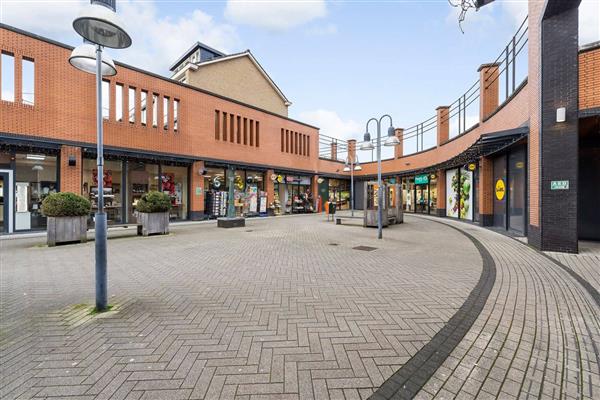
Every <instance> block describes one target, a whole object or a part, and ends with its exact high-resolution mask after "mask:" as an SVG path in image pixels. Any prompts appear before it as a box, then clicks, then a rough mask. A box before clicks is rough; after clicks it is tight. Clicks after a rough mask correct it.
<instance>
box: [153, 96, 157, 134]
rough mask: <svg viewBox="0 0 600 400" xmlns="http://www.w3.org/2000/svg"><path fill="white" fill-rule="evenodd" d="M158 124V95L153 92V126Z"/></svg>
mask: <svg viewBox="0 0 600 400" xmlns="http://www.w3.org/2000/svg"><path fill="white" fill-rule="evenodd" d="M157 126H158V95H157V94H156V93H152V127H153V128H156V127H157Z"/></svg>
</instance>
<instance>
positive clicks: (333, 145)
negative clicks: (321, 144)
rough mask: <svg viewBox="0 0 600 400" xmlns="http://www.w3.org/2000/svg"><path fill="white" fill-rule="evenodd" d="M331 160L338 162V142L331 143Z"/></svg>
mask: <svg viewBox="0 0 600 400" xmlns="http://www.w3.org/2000/svg"><path fill="white" fill-rule="evenodd" d="M331 159H332V160H337V142H331Z"/></svg>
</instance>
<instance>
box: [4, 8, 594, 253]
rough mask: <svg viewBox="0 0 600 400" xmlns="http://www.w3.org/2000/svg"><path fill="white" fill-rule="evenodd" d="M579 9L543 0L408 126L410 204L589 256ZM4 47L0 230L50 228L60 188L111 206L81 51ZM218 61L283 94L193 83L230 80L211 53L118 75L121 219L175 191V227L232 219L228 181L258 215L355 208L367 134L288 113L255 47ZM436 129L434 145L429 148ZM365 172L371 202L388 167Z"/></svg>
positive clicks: (109, 119) (587, 51)
mask: <svg viewBox="0 0 600 400" xmlns="http://www.w3.org/2000/svg"><path fill="white" fill-rule="evenodd" d="M565 3H569V4H565ZM576 3H578V2H560V1H551V0H548V1H547V2H545V3H544V2H530V5H529V17H528V19H527V20H526V21H525V22H524V23H523V25H522V26H521V27H520V28H519V30H518V31H517V32H516V34H515V36H514V38H512V39H511V40H510V42H509V43H508V45H507V47H506V48H505V49H504V50H503V51H501V52H500V55H499V56H498V58H497V59H496V60H482V62H484V64H482V65H481V66H480V67H479V68H478V73H479V79H478V80H477V81H476V82H475V83H474V84H473V85H472V86H471V87H470V88H469V89H468V90H467V91H466V92H465V93H463V94H461V95H460V97H458V99H457V100H456V101H455V102H453V103H451V104H450V105H449V106H441V107H438V108H437V109H436V111H435V115H433V116H432V117H431V118H429V119H427V120H424V121H423V122H421V123H418V124H415V125H414V126H412V127H411V128H406V129H396V135H397V136H398V137H399V139H400V141H401V146H398V147H397V148H396V149H395V150H394V151H395V153H394V155H393V157H389V158H388V159H386V160H384V161H383V163H382V165H383V174H384V177H385V179H386V180H387V181H388V182H393V183H398V184H401V185H402V189H403V196H402V197H403V200H404V202H403V203H404V204H403V206H404V208H405V211H411V212H422V213H429V214H433V215H439V216H445V217H451V218H460V219H464V220H466V221H473V222H475V223H478V224H481V225H484V226H490V227H495V228H497V229H500V230H504V231H506V232H508V233H511V234H516V235H520V236H526V237H527V238H528V240H529V243H530V244H532V245H533V246H535V247H538V248H542V249H551V250H558V251H568V252H576V251H577V242H578V240H579V239H593V240H600V211H598V209H597V205H596V204H594V199H598V198H599V193H598V190H599V189H598V188H599V187H600V182H599V181H598V180H599V179H600V161H599V160H600V43H592V44H590V45H587V46H584V47H581V48H580V47H579V44H578V40H577V36H578V35H577V33H578V20H577V4H576ZM201 49H202V47H200V50H199V51H202V50H201ZM208 49H210V48H208ZM0 50H1V51H2V60H1V61H0V62H1V67H2V68H1V71H2V76H1V77H0V78H1V80H0V81H1V82H2V85H3V87H2V101H0V115H1V117H0V183H1V184H2V195H1V196H2V197H1V198H2V200H3V204H1V205H0V209H1V210H0V212H1V213H2V214H1V216H2V225H1V226H0V231H2V232H5V233H6V232H19V231H27V230H32V229H43V228H44V226H45V218H44V216H43V215H42V214H41V211H40V203H41V200H42V199H43V197H44V196H45V195H46V194H48V193H50V192H53V191H69V192H74V193H78V194H81V195H83V196H85V197H88V198H90V199H91V200H92V202H93V203H94V199H95V198H97V194H98V193H97V190H96V191H95V189H96V185H97V181H98V176H97V174H96V172H95V157H96V148H95V95H94V93H95V90H94V80H93V77H91V76H90V75H86V74H84V73H82V72H79V71H76V70H75V69H74V68H72V67H71V66H70V65H69V63H68V57H69V55H70V53H71V50H72V48H71V47H69V46H66V45H63V44H61V43H57V42H54V41H52V40H49V39H46V38H42V37H39V36H37V35H35V34H32V33H28V32H24V31H21V30H19V29H16V28H13V27H10V26H6V25H2V26H0ZM190 54H191V53H190ZM199 54H200V53H199ZM213 56H214V57H216V59H217V60H218V59H219V57H224V58H223V60H226V58H227V57H228V58H227V60H229V59H231V60H232V61H231V62H232V63H231V64H228V67H227V68H256V70H258V71H259V72H260V73H261V74H262V75H263V76H264V78H265V82H267V83H268V84H270V85H271V87H272V89H273V92H274V93H275V94H272V93H271V94H269V93H270V92H269V91H270V89H269V85H268V84H264V85H263V86H264V87H263V86H261V88H262V89H261V90H263V91H264V93H263V94H264V96H262V97H261V102H260V104H258V105H257V104H249V103H252V102H251V101H248V100H245V99H246V98H247V93H244V90H241V89H240V86H239V85H240V84H241V83H236V82H233V84H230V85H229V87H228V88H227V90H229V92H227V93H226V94H227V95H224V94H223V93H215V89H213V88H211V90H213V91H209V90H207V89H206V88H202V87H198V85H193V84H191V83H192V82H191V79H190V78H191V77H193V73H194V74H201V73H202V71H203V70H202V68H206V70H208V67H207V66H204V65H205V64H203V63H206V64H208V63H210V68H212V69H213V70H212V72H211V73H212V74H217V73H219V70H218V68H219V66H218V65H217V64H219V62H220V61H215V60H202V61H201V60H200V58H199V59H198V61H199V62H198V63H197V65H195V64H193V62H192V63H191V64H192V65H188V64H190V63H189V62H188V63H186V65H185V67H186V68H181V66H175V67H174V70H175V73H176V74H177V76H176V78H177V79H171V78H166V77H163V76H159V75H156V74H152V73H149V72H146V71H142V70H140V69H138V68H135V67H132V66H128V65H124V64H117V70H118V73H117V75H116V76H114V77H111V78H110V79H106V80H105V82H104V84H103V85H104V87H103V91H104V93H105V96H104V97H105V99H107V101H106V103H105V104H104V107H103V112H104V117H105V119H104V128H105V146H106V149H105V159H106V162H105V173H104V177H103V179H104V183H105V187H106V188H107V189H108V192H107V193H106V197H107V213H108V218H109V221H110V222H111V223H115V224H123V223H131V222H134V220H135V215H134V211H135V203H136V201H137V199H138V198H139V197H140V195H141V194H142V193H144V192H146V191H148V190H162V191H165V192H167V193H169V195H170V196H171V198H172V203H173V206H174V207H173V210H172V215H171V217H172V218H173V219H174V220H186V219H189V220H198V219H204V218H210V217H215V216H219V215H223V214H224V213H225V204H226V201H227V199H226V191H227V189H228V185H229V184H230V182H233V183H232V184H233V185H234V186H235V191H236V198H235V205H236V209H237V211H238V212H239V213H243V214H245V215H249V216H253V215H256V216H260V215H270V214H274V215H279V214H285V213H298V212H313V211H318V210H319V209H320V208H321V207H322V203H323V202H324V201H327V200H330V199H331V200H334V201H335V202H337V203H338V206H339V207H341V208H345V207H348V205H349V201H348V197H349V192H350V190H349V173H347V172H344V161H345V160H346V159H348V158H354V154H355V152H356V148H357V143H356V141H353V140H350V141H347V142H346V141H341V140H337V139H333V138H329V137H326V136H325V135H320V134H319V130H318V128H317V127H314V126H311V125H309V124H305V123H302V122H299V121H295V120H293V119H290V118H288V117H287V106H288V105H289V102H288V101H287V99H286V98H285V96H283V94H282V93H281V91H279V88H277V87H276V85H275V84H274V83H273V82H272V81H270V78H269V77H268V75H266V72H265V71H264V70H262V67H261V66H260V64H258V62H257V61H256V60H255V59H254V58H253V56H252V55H251V53H249V52H246V53H240V54H238V55H232V56H224V55H222V54H220V53H219V52H215V53H214V54H213ZM233 61H235V62H236V63H238V64H233ZM227 62H230V61H224V62H223V63H222V64H223V65H224V64H225V63H227ZM243 63H247V65H250V67H247V66H245V64H243ZM192 67H193V68H192ZM184 69H188V70H190V71H187V72H186V71H182V70H184ZM476 69H477V66H474V70H476ZM194 71H195V72H194ZM228 73H230V72H228ZM257 76H258V75H257ZM258 81H260V79H259V78H257V80H256V82H258ZM5 82H9V83H8V85H12V86H10V90H6V89H7V87H6V86H7V83H5ZM11 82H12V83H11ZM263 83H264V82H263ZM263 83H260V84H261V85H262V84H263ZM257 84H258V83H257ZM242 89H243V88H242ZM9 92H10V93H9ZM229 93H233V94H232V95H231V96H230V95H229ZM236 93H240V95H242V96H243V95H246V98H244V97H241V99H242V100H240V99H236V98H235V94H236ZM271 95H272V96H276V95H277V96H279V97H280V100H281V104H276V103H277V102H278V101H279V100H277V97H269V96H271ZM273 99H275V100H273ZM273 101H275V102H273ZM271 104H273V107H274V108H273V109H269V105H271ZM473 110H475V112H473ZM472 115H478V118H476V119H477V121H473V118H472ZM430 135H433V137H434V138H435V140H434V142H435V144H434V145H432V146H430V147H428V148H424V145H423V143H424V140H423V138H427V137H429V136H430ZM409 143H411V144H415V146H414V150H415V151H410V154H408V153H409V151H407V147H408V145H409ZM229 167H233V170H235V172H234V174H235V176H233V179H232V180H230V179H228V178H229V174H230V172H228V171H229V169H228V168H229ZM362 167H363V168H362V171H357V172H355V180H356V181H357V184H356V190H355V192H356V196H355V199H356V202H357V205H358V206H359V207H360V205H361V204H362V202H363V200H364V199H362V193H363V189H362V188H363V185H364V182H365V181H367V180H371V179H373V178H374V176H375V174H376V163H374V162H363V163H362Z"/></svg>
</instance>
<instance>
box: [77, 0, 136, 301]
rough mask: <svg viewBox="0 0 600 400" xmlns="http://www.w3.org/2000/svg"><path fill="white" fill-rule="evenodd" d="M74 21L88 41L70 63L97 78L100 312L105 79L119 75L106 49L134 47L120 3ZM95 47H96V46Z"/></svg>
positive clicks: (94, 1)
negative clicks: (119, 10) (118, 11)
mask: <svg viewBox="0 0 600 400" xmlns="http://www.w3.org/2000/svg"><path fill="white" fill-rule="evenodd" d="M90 3H91V4H90V5H89V6H88V7H87V8H85V9H84V10H82V12H81V13H80V15H79V16H78V17H77V18H75V20H74V21H73V29H75V31H76V32H77V33H78V34H79V35H81V36H82V37H83V38H84V41H87V42H89V43H93V44H89V43H84V44H82V45H81V46H78V47H76V48H75V49H73V52H72V53H71V57H69V63H70V64H71V65H72V66H74V67H75V68H77V69H79V70H81V71H84V72H88V73H93V74H95V75H96V136H97V150H96V155H97V157H96V163H97V171H98V174H97V176H98V210H97V212H96V215H95V218H94V221H95V243H94V245H95V259H96V310H97V311H104V310H106V308H107V306H108V287H107V286H108V279H107V265H106V264H107V255H106V253H107V243H106V242H107V240H106V213H105V212H104V143H103V142H104V132H103V126H102V124H103V122H102V77H103V76H113V75H115V74H116V73H117V70H116V68H115V65H114V63H113V61H112V59H111V58H110V57H108V56H104V59H103V57H102V48H103V47H111V48H114V49H124V48H127V47H129V46H131V38H130V37H129V35H128V34H127V32H126V31H125V29H123V28H122V27H123V24H122V23H121V21H120V20H119V18H118V17H117V15H116V13H115V10H116V4H115V3H116V0H91V1H90ZM94 45H95V46H94Z"/></svg>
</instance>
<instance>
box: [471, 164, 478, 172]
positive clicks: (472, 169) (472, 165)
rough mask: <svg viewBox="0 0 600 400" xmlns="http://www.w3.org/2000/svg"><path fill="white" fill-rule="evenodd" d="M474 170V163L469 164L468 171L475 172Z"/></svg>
mask: <svg viewBox="0 0 600 400" xmlns="http://www.w3.org/2000/svg"><path fill="white" fill-rule="evenodd" d="M475 168H477V164H475V163H471V164H469V171H475Z"/></svg>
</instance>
